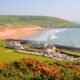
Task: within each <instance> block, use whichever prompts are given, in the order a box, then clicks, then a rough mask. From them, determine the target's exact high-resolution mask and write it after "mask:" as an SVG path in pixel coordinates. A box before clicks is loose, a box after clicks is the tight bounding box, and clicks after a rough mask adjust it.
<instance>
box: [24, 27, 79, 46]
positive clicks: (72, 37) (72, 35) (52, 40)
mask: <svg viewBox="0 0 80 80" xmlns="http://www.w3.org/2000/svg"><path fill="white" fill-rule="evenodd" d="M24 39H26V40H31V41H36V42H43V43H47V44H59V45H65V46H71V47H80V28H55V29H46V30H44V31H41V32H39V33H37V34H36V35H34V36H32V37H28V38H24Z"/></svg>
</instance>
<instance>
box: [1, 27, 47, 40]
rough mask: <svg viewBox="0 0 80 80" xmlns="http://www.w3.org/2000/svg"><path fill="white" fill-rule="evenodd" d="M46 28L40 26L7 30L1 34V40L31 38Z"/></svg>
mask: <svg viewBox="0 0 80 80" xmlns="http://www.w3.org/2000/svg"><path fill="white" fill-rule="evenodd" d="M44 29H46V28H42V27H39V26H35V27H34V26H33V27H27V28H21V29H19V28H18V29H6V30H5V31H2V32H0V40H5V39H22V38H24V37H30V36H33V35H35V34H37V33H38V32H40V31H43V30H44Z"/></svg>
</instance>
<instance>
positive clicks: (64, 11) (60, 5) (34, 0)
mask: <svg viewBox="0 0 80 80" xmlns="http://www.w3.org/2000/svg"><path fill="white" fill-rule="evenodd" d="M0 15H44V16H53V17H59V18H63V19H67V20H80V0H0Z"/></svg>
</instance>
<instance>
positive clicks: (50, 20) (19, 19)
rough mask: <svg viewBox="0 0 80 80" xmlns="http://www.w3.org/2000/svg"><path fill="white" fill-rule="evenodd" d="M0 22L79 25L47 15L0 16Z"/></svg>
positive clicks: (64, 25) (47, 25) (56, 25)
mask: <svg viewBox="0 0 80 80" xmlns="http://www.w3.org/2000/svg"><path fill="white" fill-rule="evenodd" d="M0 24H33V25H38V26H44V27H76V26H77V27H79V25H78V24H75V23H72V22H69V21H66V20H63V19H60V18H56V17H48V16H0Z"/></svg>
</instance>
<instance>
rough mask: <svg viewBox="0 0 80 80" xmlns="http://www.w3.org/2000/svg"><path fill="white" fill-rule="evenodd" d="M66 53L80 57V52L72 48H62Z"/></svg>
mask: <svg viewBox="0 0 80 80" xmlns="http://www.w3.org/2000/svg"><path fill="white" fill-rule="evenodd" d="M61 52H64V53H65V54H68V55H72V56H74V57H80V52H75V51H70V50H61Z"/></svg>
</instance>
